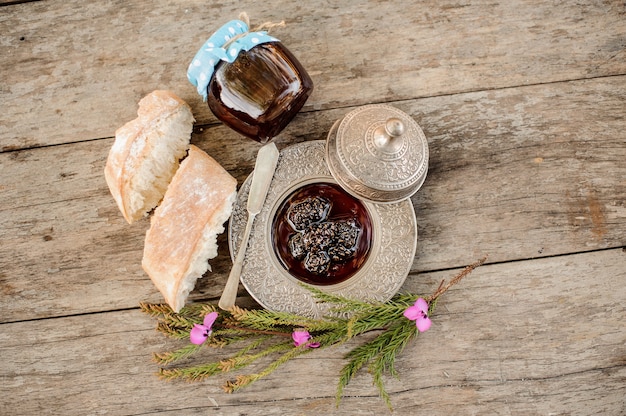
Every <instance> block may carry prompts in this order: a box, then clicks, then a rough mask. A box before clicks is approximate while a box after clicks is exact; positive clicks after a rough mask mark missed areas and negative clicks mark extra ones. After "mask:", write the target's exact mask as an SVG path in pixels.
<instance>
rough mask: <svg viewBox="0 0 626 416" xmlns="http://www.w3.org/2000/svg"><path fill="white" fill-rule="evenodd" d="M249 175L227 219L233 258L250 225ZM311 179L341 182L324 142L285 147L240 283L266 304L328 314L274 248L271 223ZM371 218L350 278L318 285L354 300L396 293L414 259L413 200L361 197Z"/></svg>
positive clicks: (254, 229)
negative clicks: (363, 252) (363, 251)
mask: <svg viewBox="0 0 626 416" xmlns="http://www.w3.org/2000/svg"><path fill="white" fill-rule="evenodd" d="M250 182H251V177H248V178H247V179H246V181H245V182H244V183H243V185H242V186H241V188H240V190H239V193H238V196H237V201H236V203H235V207H234V209H233V215H232V217H231V220H230V223H229V230H228V231H229V232H228V237H229V247H230V253H231V257H232V258H233V259H234V258H235V256H236V255H237V251H238V249H239V245H240V241H241V235H242V233H243V230H244V228H245V225H246V221H247V212H246V202H247V197H248V192H249V190H250ZM312 183H337V182H336V181H335V179H334V178H333V176H332V175H331V174H330V171H329V169H328V166H327V164H326V160H325V141H322V140H318V141H311V142H304V143H299V144H296V145H292V146H290V147H287V148H285V149H283V150H282V151H281V155H280V158H279V160H278V166H277V168H276V172H275V174H274V178H273V180H272V184H271V186H270V189H269V192H268V195H267V198H266V201H265V205H264V207H263V209H262V210H261V212H260V213H259V214H258V215H257V217H256V219H255V222H254V225H253V227H252V234H251V235H250V240H249V243H248V249H247V252H246V258H245V260H244V264H243V269H242V274H241V282H242V283H243V285H244V287H245V288H246V290H247V291H248V292H249V293H250V295H251V296H252V297H253V298H254V299H255V300H256V301H257V302H258V303H259V304H260V305H261V306H263V307H264V308H266V309H270V310H274V311H283V312H290V313H295V314H298V315H304V316H310V317H316V318H319V317H322V316H324V315H327V314H328V305H324V304H319V303H317V302H316V299H315V298H314V297H313V295H312V294H311V292H310V291H309V290H307V289H306V287H305V285H304V283H302V282H301V280H299V279H298V278H297V277H296V276H292V275H291V274H290V273H289V271H288V270H287V269H286V268H285V267H284V266H283V264H282V263H281V261H280V259H279V258H278V256H277V254H276V253H275V250H274V247H273V241H272V233H273V231H272V224H273V221H274V217H275V216H276V211H277V209H278V207H279V206H280V205H281V204H282V203H283V202H284V201H285V199H286V198H288V197H289V195H291V193H292V192H293V191H295V190H297V189H299V188H301V187H303V186H306V185H309V184H312ZM361 202H362V203H363V205H364V206H365V207H366V210H367V212H368V214H369V216H370V219H371V222H372V232H371V241H370V249H369V254H368V256H367V259H366V260H365V262H364V263H363V264H362V265H361V267H360V268H359V269H358V270H357V271H356V272H355V273H354V274H353V275H352V276H351V277H349V278H348V279H347V280H344V281H342V282H340V283H337V284H331V285H323V286H317V287H318V288H319V289H321V290H323V291H326V292H329V293H333V294H337V295H340V296H344V297H349V298H352V299H358V300H365V301H380V302H386V301H387V300H389V299H390V298H391V297H392V296H393V295H395V294H396V293H397V291H398V290H399V289H400V287H401V286H402V284H403V283H404V281H405V279H406V276H407V275H408V272H409V270H410V268H411V266H412V264H413V258H414V256H415V250H416V247H417V223H416V220H415V211H414V209H413V205H412V203H411V201H410V200H409V199H406V200H404V201H401V202H398V203H393V204H389V203H387V204H376V203H371V202H367V201H361Z"/></svg>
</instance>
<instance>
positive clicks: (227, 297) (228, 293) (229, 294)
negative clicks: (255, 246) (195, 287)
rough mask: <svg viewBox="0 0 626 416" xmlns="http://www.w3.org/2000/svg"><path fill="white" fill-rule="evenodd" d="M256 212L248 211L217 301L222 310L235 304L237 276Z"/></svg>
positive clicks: (237, 284) (237, 285)
mask: <svg viewBox="0 0 626 416" xmlns="http://www.w3.org/2000/svg"><path fill="white" fill-rule="evenodd" d="M255 215H256V214H254V213H248V222H247V223H246V228H245V230H244V232H243V237H242V238H241V244H240V245H239V251H238V252H237V256H236V257H235V262H234V263H233V268H232V269H230V274H229V275H228V280H227V281H226V286H224V291H223V292H222V296H221V297H220V301H219V302H218V306H219V307H220V308H221V309H223V310H229V309H230V308H232V307H233V306H235V300H236V299H237V289H238V288H239V277H240V276H241V269H242V267H243V260H244V259H245V258H246V248H247V247H248V239H249V238H250V232H251V231H252V223H253V222H254V217H255Z"/></svg>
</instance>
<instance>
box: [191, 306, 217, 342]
mask: <svg viewBox="0 0 626 416" xmlns="http://www.w3.org/2000/svg"><path fill="white" fill-rule="evenodd" d="M217 315H218V313H217V312H211V313H209V314H207V315H206V316H205V317H204V322H202V325H200V324H194V325H193V328H192V329H191V333H190V334H189V340H190V341H191V342H192V343H193V344H196V345H200V344H202V343H203V342H204V341H206V340H207V338H208V337H210V336H211V333H212V332H213V330H212V329H211V327H212V326H213V323H214V322H215V320H216V319H217Z"/></svg>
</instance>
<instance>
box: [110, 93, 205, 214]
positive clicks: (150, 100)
mask: <svg viewBox="0 0 626 416" xmlns="http://www.w3.org/2000/svg"><path fill="white" fill-rule="evenodd" d="M137 115H138V117H137V118H136V119H135V120H132V121H130V122H128V123H126V124H125V125H124V126H122V127H120V128H119V129H118V130H117V131H116V132H115V143H114V144H113V146H112V147H111V150H110V152H109V157H108V159H107V163H106V166H105V168H104V176H105V178H106V181H107V184H108V185H109V189H110V190H111V194H112V195H113V198H114V199H115V202H117V206H118V207H119V209H120V211H121V212H122V215H123V216H124V218H125V219H126V221H128V223H132V222H133V221H136V220H138V219H140V218H141V217H143V216H144V215H146V214H147V213H149V212H150V211H152V210H153V209H154V207H156V206H157V204H158V203H159V201H160V200H161V199H162V198H163V194H165V190H166V189H167V185H168V184H169V182H170V181H171V179H172V177H173V176H174V173H175V172H176V170H177V169H178V166H179V164H180V160H181V159H182V158H183V157H184V156H185V154H186V153H187V149H188V148H189V141H190V139H191V131H192V129H193V122H194V118H193V115H192V113H191V108H189V105H187V103H185V102H184V101H183V100H181V99H180V98H179V97H177V96H176V95H175V94H174V93H173V92H171V91H160V90H157V91H154V92H152V93H150V94H148V95H147V96H145V97H144V98H142V99H141V101H139V109H138V111H137Z"/></svg>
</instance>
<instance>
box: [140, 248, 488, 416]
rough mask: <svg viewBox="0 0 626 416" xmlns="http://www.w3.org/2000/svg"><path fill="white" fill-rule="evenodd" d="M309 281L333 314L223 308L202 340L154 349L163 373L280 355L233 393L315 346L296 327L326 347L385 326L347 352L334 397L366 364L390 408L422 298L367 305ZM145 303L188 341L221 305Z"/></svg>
mask: <svg viewBox="0 0 626 416" xmlns="http://www.w3.org/2000/svg"><path fill="white" fill-rule="evenodd" d="M485 260H486V259H485V258H483V259H481V260H479V261H478V262H476V263H474V264H471V265H469V266H467V267H466V268H465V269H464V270H463V271H461V273H459V274H458V275H456V276H455V277H454V278H453V279H451V280H450V281H449V282H447V283H446V282H445V281H442V282H441V284H440V285H439V287H438V289H437V290H436V291H435V292H434V293H433V294H432V295H431V296H428V297H426V298H424V299H425V301H426V302H427V304H428V311H427V312H428V315H431V314H432V313H433V312H434V309H435V306H436V304H437V300H438V299H439V297H440V296H441V295H442V294H444V293H445V292H446V291H447V290H448V289H449V288H450V287H451V286H453V285H455V284H456V283H458V282H459V281H460V280H461V279H462V278H463V277H465V276H467V275H468V274H469V273H470V272H471V271H472V270H473V269H475V268H476V267H478V266H480V265H482V264H483V263H484V261H485ZM306 287H307V289H309V290H310V291H311V293H312V295H313V297H314V298H315V300H316V301H317V302H318V303H324V304H327V305H328V308H327V310H328V311H329V314H330V315H329V316H327V317H324V318H322V319H313V318H308V317H303V316H299V315H295V314H291V313H287V312H273V311H269V310H264V309H255V310H248V309H243V308H239V307H236V306H235V307H233V308H231V309H230V310H229V311H219V317H218V318H217V320H216V321H215V322H214V327H213V328H212V333H211V336H209V337H208V338H207V340H206V341H205V342H204V343H203V344H202V345H195V344H190V345H186V346H183V347H182V348H180V349H178V350H175V351H171V352H163V353H157V354H154V356H153V358H154V360H155V361H156V362H157V363H158V364H159V365H160V366H161V368H160V369H159V373H158V374H159V376H160V377H161V378H163V379H167V380H173V379H186V380H189V381H196V380H202V379H205V378H207V377H210V376H213V375H216V374H220V373H227V372H230V371H234V370H240V369H242V368H245V367H247V366H249V365H250V364H252V363H254V362H257V361H258V360H259V359H262V358H264V357H268V356H272V355H277V358H276V359H274V360H273V361H271V362H270V363H269V364H267V365H266V366H265V367H264V368H262V369H261V371H259V372H257V373H253V374H247V375H238V376H236V378H235V379H234V380H228V381H227V382H226V383H225V384H224V386H223V388H224V390H225V391H227V392H229V393H232V392H234V391H237V390H239V389H241V388H243V387H245V386H247V385H249V384H251V383H253V382H254V381H256V380H259V379H260V378H263V377H265V376H267V375H269V374H271V373H272V372H274V371H275V370H276V369H278V368H279V367H280V366H281V365H282V364H284V363H286V362H287V361H289V360H291V359H293V358H296V357H298V356H300V355H302V354H305V353H308V352H310V351H312V349H311V348H309V347H310V346H313V345H312V344H305V345H300V346H294V343H293V341H292V339H291V335H292V333H293V332H294V331H306V332H307V333H308V334H309V335H310V336H311V337H312V338H311V342H312V343H315V345H314V346H318V344H319V348H320V349H323V348H326V347H329V346H333V345H338V344H341V343H344V342H346V341H348V340H351V339H353V338H355V337H357V336H359V335H362V334H364V333H367V332H371V331H379V333H378V334H377V335H376V336H375V337H374V338H373V339H371V340H370V341H368V342H365V343H364V344H361V345H359V346H357V347H355V348H354V349H352V350H351V351H350V352H349V353H348V354H347V355H346V357H345V358H346V359H347V361H348V362H347V363H346V365H345V366H344V367H343V368H342V369H341V371H340V373H339V382H338V385H337V392H336V401H337V405H339V403H340V401H341V398H342V397H343V393H344V391H345V388H346V387H347V385H348V384H349V383H350V381H351V380H352V378H353V377H354V376H355V375H356V374H357V373H358V372H359V370H361V369H362V368H367V369H368V370H369V372H370V373H371V374H372V377H373V382H374V385H375V386H376V387H377V388H378V390H379V392H380V396H381V398H382V399H383V400H384V401H385V403H386V404H387V406H388V407H389V408H390V409H391V408H392V406H391V400H390V397H389V394H388V393H387V391H386V390H385V387H384V382H383V376H384V375H385V374H389V375H391V376H395V377H397V372H396V369H395V367H394V365H395V360H396V358H397V356H398V355H399V354H400V353H401V352H402V350H403V349H404V348H405V347H406V346H407V344H408V343H409V342H410V341H411V339H413V338H415V337H416V336H417V334H418V333H419V331H418V329H417V327H416V324H415V322H414V321H411V320H409V319H407V318H406V317H405V316H404V312H405V311H407V308H410V307H413V306H412V305H413V304H414V302H415V301H416V299H418V298H419V296H417V295H415V294H411V293H404V294H398V295H396V296H395V297H394V298H393V299H391V300H390V301H388V302H386V303H380V302H374V303H369V302H364V301H361V300H356V299H349V298H346V297H342V296H337V295H334V294H329V293H326V292H323V291H322V290H320V289H318V288H315V287H311V286H306ZM420 301H421V302H423V301H422V300H420ZM140 306H141V309H142V310H143V311H144V312H146V313H148V314H149V315H151V316H153V317H155V318H157V330H158V331H159V332H162V333H164V334H165V335H167V336H169V337H172V338H175V339H184V338H187V339H188V338H189V335H190V332H191V329H192V328H193V327H194V324H200V323H201V322H202V321H203V318H204V316H205V315H207V314H209V313H211V312H215V311H218V309H217V307H216V306H215V305H211V304H192V305H189V306H187V307H185V308H183V309H182V310H181V311H180V313H174V312H173V311H172V310H171V309H170V308H169V306H167V305H156V304H148V303H142V304H141V305H140ZM422 330H424V329H422ZM231 344H242V346H241V347H240V350H239V352H238V353H235V354H234V355H232V356H230V357H226V358H221V359H217V360H213V361H211V362H209V363H203V364H200V365H198V364H192V365H189V366H177V367H172V365H173V364H174V363H176V362H179V361H180V360H183V359H188V358H189V357H191V356H193V355H195V354H197V353H199V352H200V351H202V350H203V349H205V348H203V347H205V346H208V347H217V348H222V347H225V346H227V345H231Z"/></svg>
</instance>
